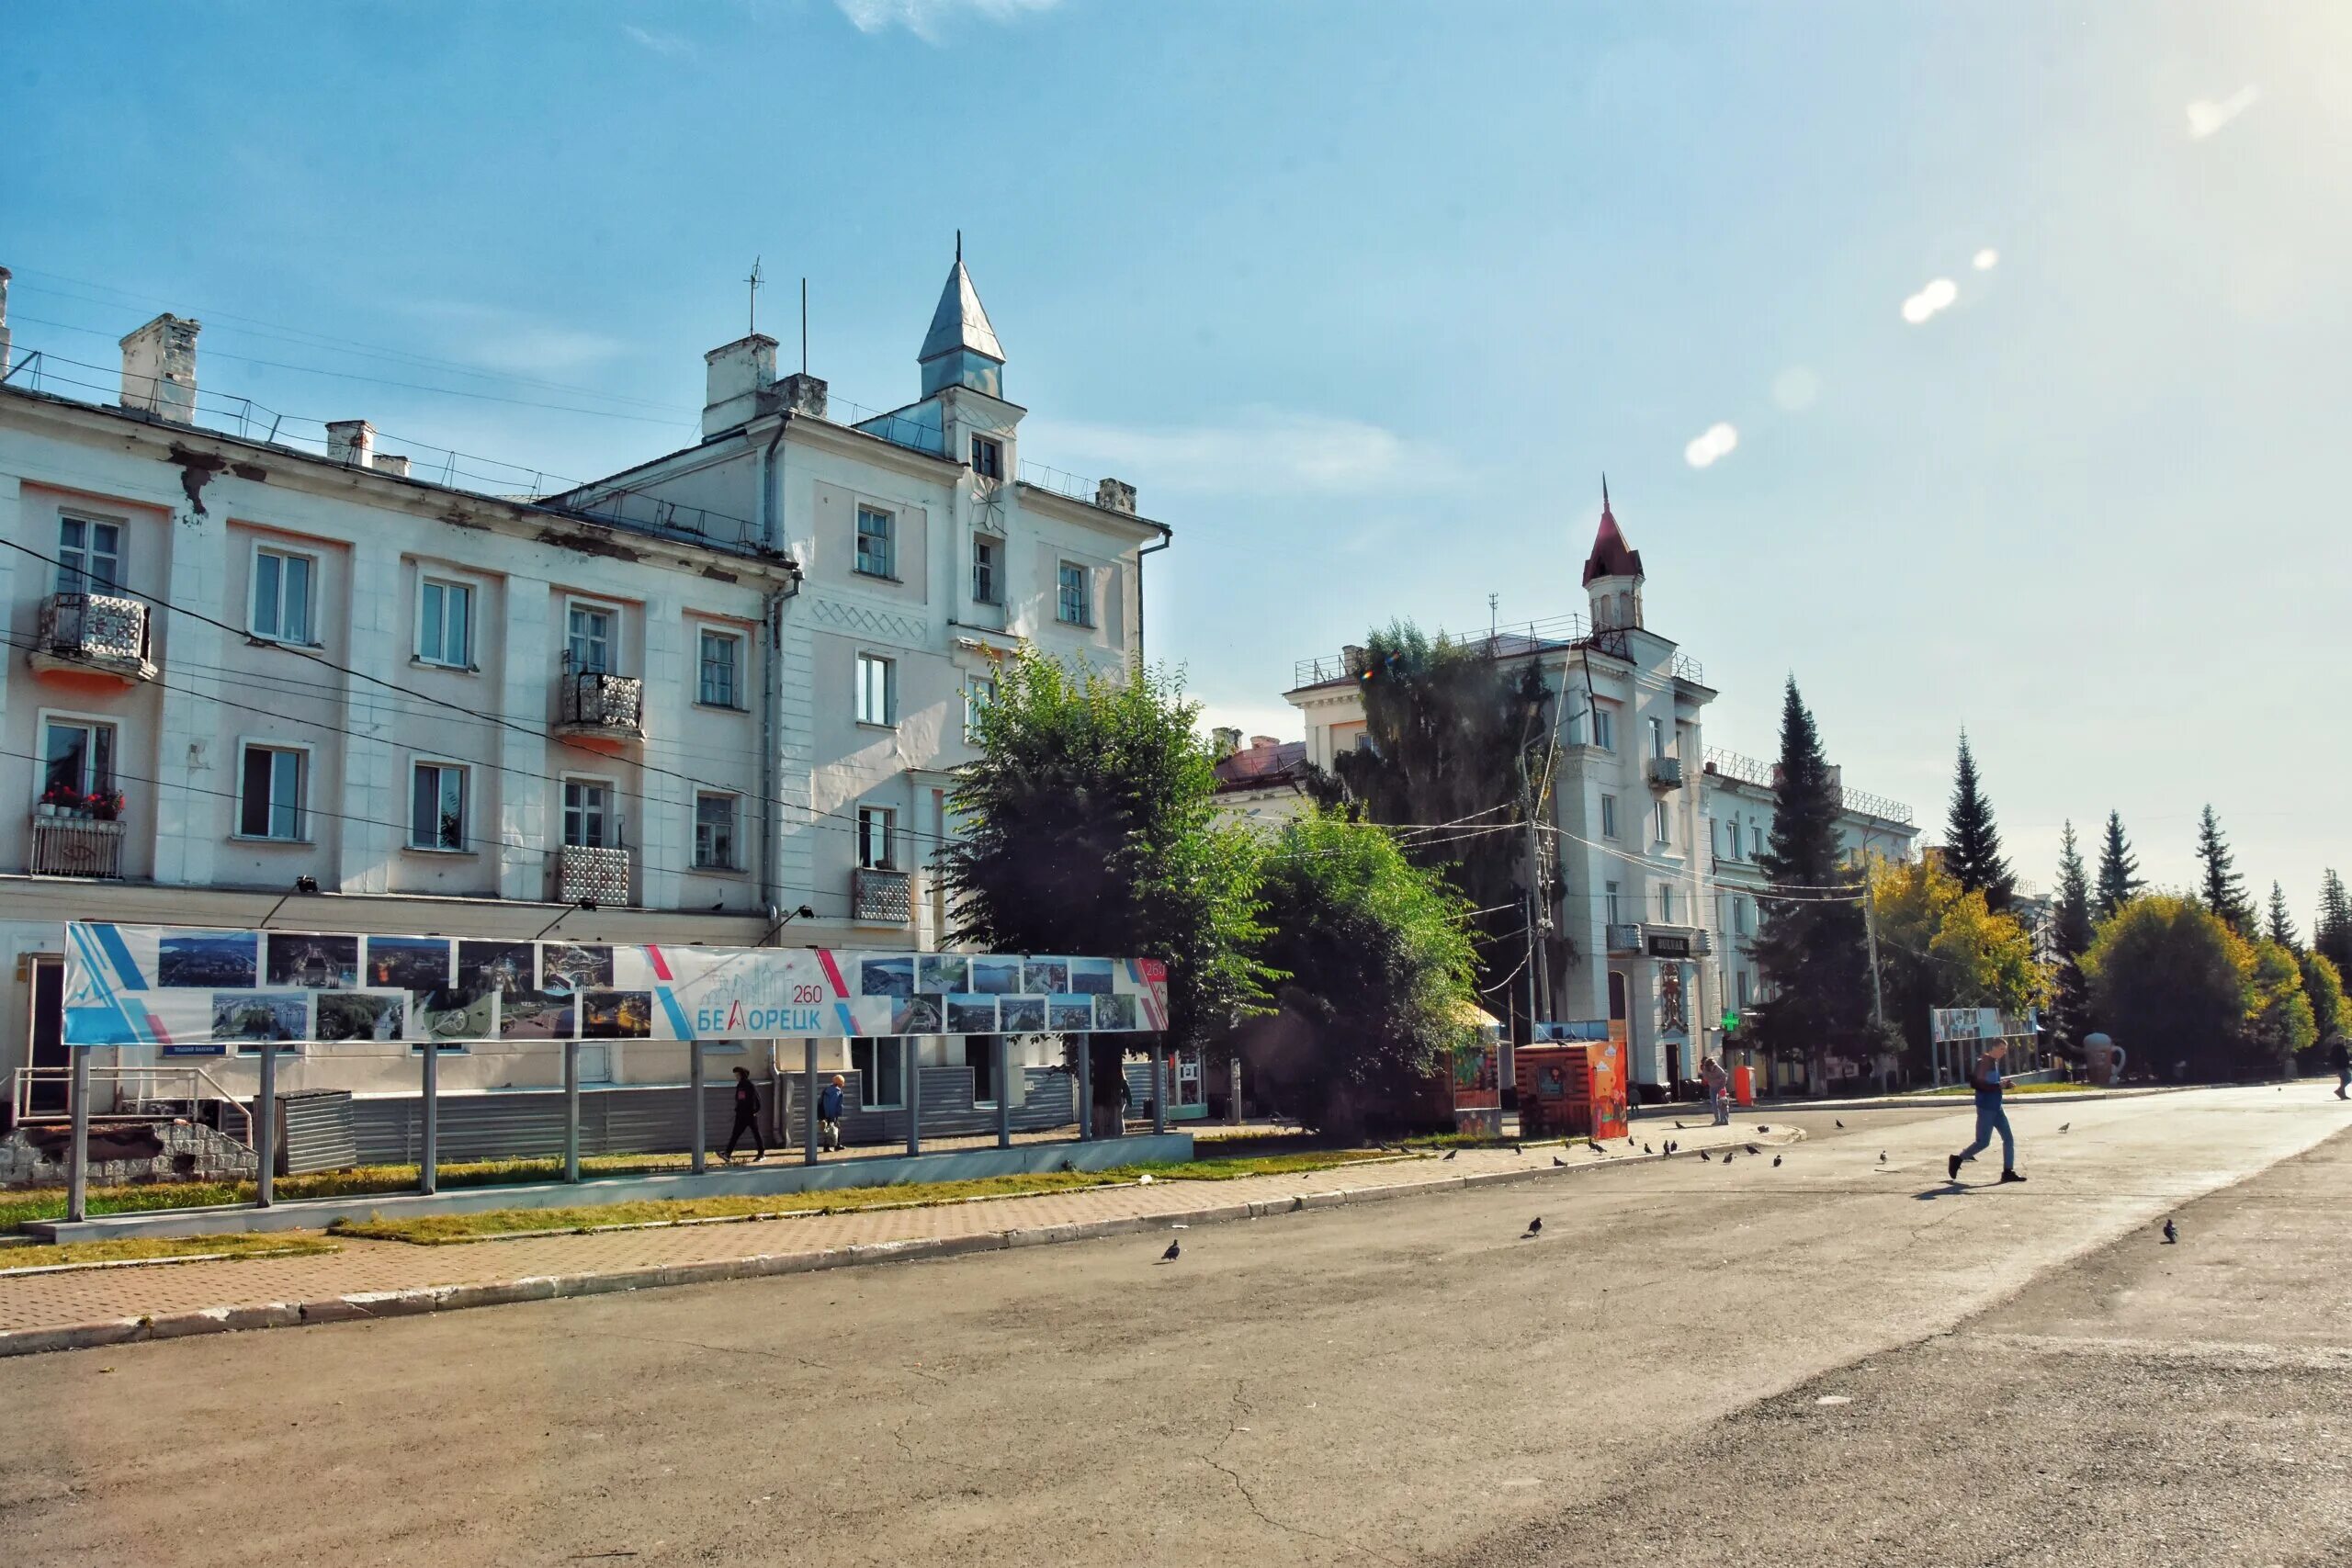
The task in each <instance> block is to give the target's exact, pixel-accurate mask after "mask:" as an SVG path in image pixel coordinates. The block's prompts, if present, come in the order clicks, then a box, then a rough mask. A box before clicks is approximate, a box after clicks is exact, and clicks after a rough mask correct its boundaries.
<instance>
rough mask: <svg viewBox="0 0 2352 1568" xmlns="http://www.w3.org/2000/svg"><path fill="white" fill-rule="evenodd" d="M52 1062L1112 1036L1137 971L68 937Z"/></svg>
mask: <svg viewBox="0 0 2352 1568" xmlns="http://www.w3.org/2000/svg"><path fill="white" fill-rule="evenodd" d="M65 934H66V943H65V951H66V960H65V1039H66V1043H68V1044H70V1045H154V1046H158V1047H161V1048H162V1049H164V1051H166V1052H186V1051H193V1050H202V1051H217V1050H220V1049H225V1048H226V1047H228V1046H229V1045H231V1044H245V1045H251V1044H256V1043H265V1042H277V1043H288V1044H292V1043H303V1044H313V1043H314V1044H322V1045H337V1044H354V1043H367V1042H394V1041H407V1042H425V1041H451V1042H455V1041H497V1040H523V1041H534V1040H668V1041H691V1040H742V1039H763V1038H775V1037H779V1036H783V1037H806V1036H818V1037H822V1038H841V1037H846V1036H853V1035H898V1034H1083V1033H1096V1034H1102V1033H1130V1032H1149V1031H1157V1030H1160V1029H1164V1028H1166V1027H1167V1021H1168V977H1167V971H1166V969H1165V967H1164V966H1163V965H1162V964H1160V963H1159V962H1158V961H1157V960H1154V959H1148V958H1087V957H1068V956H1051V957H1047V956H1033V955H1028V954H1019V955H1015V954H1001V953H892V952H867V951H854V950H849V949H835V948H817V947H798V948H777V947H694V946H686V947H677V946H671V945H667V944H662V945H638V944H620V943H608V942H506V941H500V940H495V939H476V938H469V937H439V936H349V935H336V934H333V933H329V932H322V931H214V930H199V929H195V928H187V927H177V926H127V925H112V924H104V923H99V922H95V921H88V922H85V921H78V920H77V921H72V922H69V923H68V924H67V926H66V928H65Z"/></svg>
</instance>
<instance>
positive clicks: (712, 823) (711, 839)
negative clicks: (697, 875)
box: [695, 794, 736, 871]
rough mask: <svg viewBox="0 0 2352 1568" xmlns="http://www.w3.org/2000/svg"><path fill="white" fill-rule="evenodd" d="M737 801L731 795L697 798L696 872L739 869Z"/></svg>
mask: <svg viewBox="0 0 2352 1568" xmlns="http://www.w3.org/2000/svg"><path fill="white" fill-rule="evenodd" d="M735 810H736V797H735V796H733V795H707V794H706V795H695V870H696V871H733V870H735V869H736V865H735Z"/></svg>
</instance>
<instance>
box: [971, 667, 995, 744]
mask: <svg viewBox="0 0 2352 1568" xmlns="http://www.w3.org/2000/svg"><path fill="white" fill-rule="evenodd" d="M995 701H996V677H995V676H993V675H967V676H966V677H965V678H964V739H966V740H967V741H970V740H976V739H978V738H979V732H980V715H982V714H984V713H986V712H987V711H988V710H989V705H991V704H993V703H994V702H995Z"/></svg>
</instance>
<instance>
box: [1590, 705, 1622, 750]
mask: <svg viewBox="0 0 2352 1568" xmlns="http://www.w3.org/2000/svg"><path fill="white" fill-rule="evenodd" d="M1592 743H1593V744H1594V745H1595V746H1598V747H1600V749H1601V750H1604V751H1614V750H1617V718H1616V716H1615V715H1613V714H1611V712H1610V711H1609V710H1608V709H1607V708H1595V709H1593V710H1592Z"/></svg>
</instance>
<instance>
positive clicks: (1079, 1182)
mask: <svg viewBox="0 0 2352 1568" xmlns="http://www.w3.org/2000/svg"><path fill="white" fill-rule="evenodd" d="M1383 1157H1385V1156H1383V1155H1382V1154H1381V1152H1380V1151H1379V1150H1377V1149H1329V1150H1325V1151H1322V1152H1320V1153H1317V1154H1303V1153H1302V1154H1288V1155H1267V1156H1254V1157H1250V1158H1245V1159H1233V1160H1214V1159H1212V1160H1193V1161H1192V1162H1190V1163H1187V1164H1168V1165H1135V1166H1121V1167H1117V1168H1113V1169H1109V1170H1078V1171H1062V1170H1049V1171H1033V1172H1029V1173H1027V1174H1023V1175H1019V1176H990V1177H982V1178H978V1179H974V1180H969V1181H917V1182H902V1183H899V1184H898V1185H896V1186H889V1187H837V1188H831V1189H828V1190H819V1191H811V1192H770V1193H744V1194H741V1195H738V1196H729V1197H721V1198H655V1199H645V1200H640V1201H635V1202H628V1203H595V1204H582V1205H579V1206H576V1207H571V1208H560V1209H490V1210H485V1211H483V1212H482V1213H472V1214H420V1215H416V1216H413V1217H412V1218H393V1219H386V1218H383V1217H380V1216H374V1215H371V1216H370V1217H368V1218H367V1219H364V1220H337V1221H336V1222H335V1223H334V1224H332V1225H330V1226H329V1227H328V1229H329V1231H330V1232H331V1233H332V1234H334V1235H339V1236H351V1237H355V1238H357V1239H360V1240H366V1241H398V1242H405V1243H407V1244H409V1245H410V1246H413V1247H447V1246H451V1245H455V1244H458V1243H463V1242H470V1241H487V1240H492V1239H494V1238H496V1237H499V1236H511V1235H549V1234H562V1233H567V1232H569V1233H574V1234H586V1233H588V1232H591V1231H600V1230H613V1229H618V1228H622V1227H628V1226H643V1225H661V1224H687V1223H692V1222H697V1221H710V1220H758V1219H783V1218H786V1217H790V1216H796V1215H808V1214H846V1213H859V1212H862V1211H865V1210H872V1209H916V1208H927V1207H931V1206H933V1205H936V1204H942V1203H967V1202H971V1201H976V1200H979V1199H988V1198H1024V1197H1034V1196H1036V1195H1038V1194H1041V1193H1048V1192H1073V1191H1081V1190H1086V1189H1088V1188H1095V1187H1119V1186H1128V1185H1132V1184H1133V1183H1134V1182H1136V1180H1137V1179H1140V1178H1142V1177H1145V1176H1149V1177H1150V1178H1151V1179H1153V1180H1154V1181H1230V1180H1233V1179H1238V1178H1240V1177H1244V1176H1288V1175H1296V1174H1298V1173H1301V1172H1304V1171H1309V1170H1328V1169H1330V1168H1333V1167H1336V1166H1342V1165H1356V1164H1361V1163H1363V1161H1365V1160H1376V1159H1380V1158H1383Z"/></svg>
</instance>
